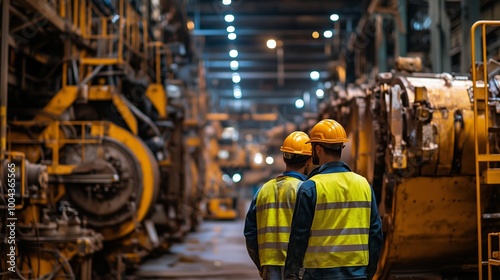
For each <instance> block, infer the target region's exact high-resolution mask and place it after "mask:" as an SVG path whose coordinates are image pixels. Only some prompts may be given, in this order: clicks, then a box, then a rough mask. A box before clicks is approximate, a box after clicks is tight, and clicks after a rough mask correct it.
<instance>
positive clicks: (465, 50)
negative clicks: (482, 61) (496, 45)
mask: <svg viewBox="0 0 500 280" xmlns="http://www.w3.org/2000/svg"><path fill="white" fill-rule="evenodd" d="M479 6H480V5H478V4H477V1H476V0H461V9H462V11H461V20H462V21H461V25H462V44H461V45H462V48H461V53H460V72H461V73H467V72H468V71H469V67H470V66H471V57H470V53H471V50H470V39H471V38H470V29H471V27H472V25H473V24H474V23H475V22H476V21H478V20H479V16H480V7H479ZM480 33H481V30H480V29H479V28H478V29H477V30H476V37H475V38H476V42H474V44H475V45H476V46H481V44H480V38H481V35H480ZM475 57H476V58H480V57H481V48H476V53H475Z"/></svg>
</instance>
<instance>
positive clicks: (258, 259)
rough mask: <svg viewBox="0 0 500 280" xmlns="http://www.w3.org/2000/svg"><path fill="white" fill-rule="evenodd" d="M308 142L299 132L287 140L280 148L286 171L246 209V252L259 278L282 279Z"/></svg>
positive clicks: (257, 195) (273, 180)
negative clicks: (256, 269)
mask: <svg viewBox="0 0 500 280" xmlns="http://www.w3.org/2000/svg"><path fill="white" fill-rule="evenodd" d="M309 140H310V139H309V136H307V134H306V133H304V132H302V131H294V132H292V133H291V134H290V135H288V136H287V137H286V139H285V140H284V141H283V145H282V146H281V149H280V151H282V152H283V161H284V162H285V164H286V170H285V172H284V173H283V174H282V175H280V176H278V177H277V178H274V179H271V180H269V181H268V182H267V183H265V184H264V185H263V186H262V187H261V188H260V189H259V190H258V192H257V194H256V195H255V197H254V199H253V200H252V203H251V205H250V208H249V210H248V213H247V216H246V220H245V230H244V234H245V239H246V244H247V250H248V254H249V255H250V258H251V259H252V260H253V262H254V263H255V265H256V266H257V268H258V269H259V272H260V275H261V277H262V279H268V280H274V279H277V280H281V279H283V267H284V266H285V258H286V249H287V245H288V236H289V233H290V225H291V222H292V214H293V208H294V205H295V198H296V192H297V189H298V187H299V186H300V184H301V183H302V181H304V180H305V179H306V176H305V175H304V171H305V168H306V166H307V165H309V164H310V161H311V153H312V151H311V149H312V145H311V144H309Z"/></svg>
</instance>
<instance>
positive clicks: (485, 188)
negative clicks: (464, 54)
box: [320, 22, 500, 279]
mask: <svg viewBox="0 0 500 280" xmlns="http://www.w3.org/2000/svg"><path fill="white" fill-rule="evenodd" d="M488 24H492V23H490V22H478V23H477V24H476V26H480V27H483V26H486V25H488ZM493 24H494V25H499V24H500V23H498V22H493ZM482 30H483V36H486V33H485V30H486V27H483V29H482ZM471 41H472V42H474V40H471ZM484 45H485V44H484V42H483V46H484ZM472 49H473V50H474V47H473V48H472ZM474 59H475V58H474V57H473V61H474ZM476 60H477V58H476ZM481 60H482V62H480V63H477V64H476V65H474V66H473V67H472V79H471V78H470V77H467V76H457V75H450V74H447V73H442V74H428V73H417V72H416V71H419V68H420V65H421V62H420V59H418V58H415V59H409V58H399V59H398V60H397V63H396V69H395V70H394V71H392V72H386V73H379V74H378V75H377V77H376V81H375V82H374V84H372V85H363V86H360V87H348V88H347V89H346V90H339V91H336V92H334V94H333V95H332V97H331V99H330V102H329V104H327V106H326V107H325V108H324V110H323V111H322V112H321V114H320V118H334V119H336V120H339V121H340V122H342V124H343V125H344V126H345V128H346V131H347V133H348V135H349V140H350V142H349V143H348V146H347V147H346V149H345V150H344V153H343V159H344V160H346V161H347V162H348V164H349V165H350V166H351V167H352V169H353V171H355V172H358V173H360V174H362V175H364V176H365V177H367V178H368V180H369V181H370V182H371V183H372V185H373V188H374V190H375V192H376V197H377V201H378V203H379V209H380V214H381V216H382V219H383V230H384V235H385V236H384V238H385V242H384V246H383V251H382V255H381V259H380V261H379V266H378V271H377V274H376V275H375V278H374V279H410V278H408V277H420V278H419V279H446V276H447V275H453V277H457V276H459V278H458V279H478V271H479V276H480V277H483V275H484V277H486V273H482V267H483V266H484V265H486V264H488V272H489V277H490V278H489V279H498V277H499V275H500V274H499V271H498V269H497V270H495V269H494V268H493V267H494V266H495V265H497V264H498V263H499V260H498V259H499V258H498V256H499V253H498V233H497V232H498V231H500V221H499V219H498V217H499V215H498V213H499V212H500V201H499V199H500V197H499V194H500V193H499V191H500V188H499V187H498V186H499V184H500V181H499V179H498V178H500V177H499V173H498V170H499V169H498V168H499V165H498V162H499V160H498V154H500V150H499V144H500V142H499V138H498V132H499V130H498V127H499V126H500V123H499V120H500V119H499V115H498V114H499V112H500V111H499V110H498V108H499V104H500V103H499V98H498V94H499V90H498V89H499V88H500V86H499V84H500V78H499V77H500V76H499V74H498V73H500V64H499V63H498V62H496V61H492V60H490V61H487V59H486V51H485V50H484V49H483V52H482V59H481ZM476 184H477V186H476ZM487 233H490V235H489V236H488V235H487ZM487 237H488V238H487ZM487 239H488V242H486V240H487ZM495 241H496V243H494V242H495ZM492 242H493V243H492ZM495 248H496V249H495ZM478 251H479V257H478ZM478 259H479V262H478ZM467 273H470V274H467ZM466 275H468V277H469V278H467V277H466ZM405 277H406V278H405ZM462 277H463V278H462ZM411 279H414V278H411ZM454 279H457V278H454Z"/></svg>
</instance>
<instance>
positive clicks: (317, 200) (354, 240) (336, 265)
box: [284, 119, 382, 280]
mask: <svg viewBox="0 0 500 280" xmlns="http://www.w3.org/2000/svg"><path fill="white" fill-rule="evenodd" d="M309 136H310V139H311V140H310V143H311V144H312V162H313V164H316V165H319V167H318V168H316V169H314V170H313V171H311V173H310V174H309V176H308V179H307V180H306V181H305V182H304V183H303V184H302V185H301V186H300V188H299V190H298V191H297V201H296V203H295V209H294V213H293V220H292V225H291V231H290V239H289V240H290V241H289V245H288V249H287V258H286V261H285V271H284V276H285V279H299V270H300V269H301V267H302V266H303V268H304V274H303V278H302V279H304V280H308V279H372V277H373V275H374V274H375V272H376V269H377V263H378V259H379V256H380V250H381V248H382V226H381V224H382V223H381V220H380V216H379V213H378V210H377V205H376V200H375V196H374V194H373V190H372V188H371V186H370V184H369V183H368V182H367V180H366V179H365V178H364V177H362V176H360V175H358V174H356V173H354V172H352V171H351V169H350V168H349V166H347V164H345V163H344V162H342V161H340V158H341V155H342V149H343V148H344V143H346V142H348V139H347V137H346V132H345V130H344V128H343V127H342V125H340V124H339V123H338V122H336V121H335V120H332V119H325V120H322V121H320V122H318V123H317V124H316V125H315V126H314V127H313V128H312V129H311V133H310V135H309Z"/></svg>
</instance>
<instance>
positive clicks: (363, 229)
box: [304, 172, 372, 268]
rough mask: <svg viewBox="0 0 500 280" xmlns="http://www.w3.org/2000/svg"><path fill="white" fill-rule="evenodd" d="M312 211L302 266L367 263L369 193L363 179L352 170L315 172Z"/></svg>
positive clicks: (361, 264)
mask: <svg viewBox="0 0 500 280" xmlns="http://www.w3.org/2000/svg"><path fill="white" fill-rule="evenodd" d="M309 180H312V181H314V182H315V183H316V192H317V199H316V210H315V213H314V219H313V223H312V226H311V235H310V237H309V243H308V247H307V251H306V254H305V256H304V267H305V268H334V267H346V266H366V265H368V256H369V255H368V235H369V230H370V214H371V203H372V199H371V198H372V193H371V188H370V185H369V184H368V182H367V181H366V179H365V178H364V177H362V176H360V175H358V174H356V173H354V172H339V173H328V174H318V175H315V176H313V177H312V178H310V179H309Z"/></svg>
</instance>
